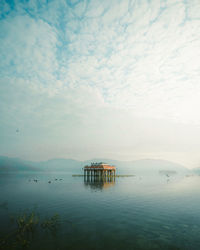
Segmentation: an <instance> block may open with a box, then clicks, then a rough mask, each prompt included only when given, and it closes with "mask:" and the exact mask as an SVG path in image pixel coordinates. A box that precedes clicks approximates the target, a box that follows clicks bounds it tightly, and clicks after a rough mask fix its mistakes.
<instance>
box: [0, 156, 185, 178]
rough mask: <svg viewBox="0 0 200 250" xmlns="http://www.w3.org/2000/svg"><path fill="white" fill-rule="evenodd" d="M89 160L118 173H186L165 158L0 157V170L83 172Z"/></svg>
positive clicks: (183, 169) (183, 168)
mask: <svg viewBox="0 0 200 250" xmlns="http://www.w3.org/2000/svg"><path fill="white" fill-rule="evenodd" d="M91 162H106V163H108V164H111V165H115V166H116V168H117V173H119V174H151V173H159V172H160V171H175V172H177V173H183V174H185V173H188V172H189V170H188V169H186V168H185V167H184V166H182V165H180V164H177V163H174V162H170V161H165V160H154V159H144V160H137V161H117V160H111V159H91V160H88V161H77V160H73V159H51V160H48V161H43V162H31V161H23V160H21V159H18V158H8V157H4V156H1V157H0V172H5V171H6V172H11V171H14V172H16V171H17V172H18V171H48V172H54V171H67V172H70V173H74V174H76V173H77V174H81V173H83V171H82V168H83V167H84V166H85V165H87V164H90V163H91Z"/></svg>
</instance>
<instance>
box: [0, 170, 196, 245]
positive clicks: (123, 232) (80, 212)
mask: <svg viewBox="0 0 200 250" xmlns="http://www.w3.org/2000/svg"><path fill="white" fill-rule="evenodd" d="M55 178H57V179H58V180H55ZM33 179H37V180H38V181H37V182H34V181H33ZM60 179H62V180H60ZM48 181H51V183H48ZM199 190H200V177H199V176H190V177H186V176H171V177H169V178H168V177H166V176H162V175H156V176H135V177H121V178H116V180H115V181H114V180H110V181H107V182H102V181H94V180H92V181H87V180H84V178H83V177H72V175H71V174H66V173H53V174H51V175H47V174H41V173H37V174H35V173H34V174H32V175H31V174H29V175H27V174H20V175H19V174H18V175H16V174H9V175H3V174H2V175H1V176H0V221H1V224H0V233H1V236H2V235H4V234H5V233H7V232H9V230H10V223H9V220H10V219H9V216H10V215H11V214H18V213H22V212H23V211H24V210H26V209H29V210H32V209H35V210H36V211H37V212H38V213H39V214H40V215H41V216H44V217H45V216H52V215H54V214H55V213H58V214H59V216H60V221H61V226H60V228H59V229H58V231H57V233H56V235H54V236H52V235H45V237H44V236H42V237H40V236H36V238H35V239H33V243H32V244H31V248H30V249H190V250H191V249H200V195H199Z"/></svg>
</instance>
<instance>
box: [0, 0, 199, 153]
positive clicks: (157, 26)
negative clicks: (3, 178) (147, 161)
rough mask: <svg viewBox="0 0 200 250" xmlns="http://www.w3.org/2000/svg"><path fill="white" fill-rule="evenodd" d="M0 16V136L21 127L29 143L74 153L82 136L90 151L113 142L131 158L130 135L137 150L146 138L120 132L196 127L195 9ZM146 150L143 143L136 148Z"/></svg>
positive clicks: (57, 5) (25, 6) (58, 5)
mask: <svg viewBox="0 0 200 250" xmlns="http://www.w3.org/2000/svg"><path fill="white" fill-rule="evenodd" d="M2 3H3V2H1V4H2ZM2 6H3V7H2V9H3V12H1V15H2V13H3V14H4V17H3V18H2V19H1V21H0V43H1V47H0V62H1V63H0V72H1V82H0V111H1V116H2V118H1V119H2V120H4V127H3V131H4V136H6V135H8V134H9V133H10V129H11V127H14V126H16V125H17V124H20V126H24V127H27V128H30V131H32V130H33V131H34V132H33V133H32V136H29V137H28V138H30V137H31V138H32V140H33V137H34V136H36V137H38V138H39V137H41V138H43V139H44V140H47V137H48V136H50V135H52V137H53V139H52V140H53V141H55V143H57V144H58V141H59V140H60V143H61V144H62V143H64V142H63V141H64V140H68V141H69V142H70V143H72V144H73V145H74V147H76V145H77V144H76V143H77V141H78V136H80V137H82V138H83V140H82V143H83V145H84V143H85V144H86V145H87V146H88V148H89V147H90V148H91V147H92V146H91V145H93V143H94V142H93V140H92V139H89V138H88V137H91V138H92V137H94V141H95V140H96V141H98V143H99V144H98V143H97V145H96V148H98V145H100V146H99V147H101V148H103V146H106V145H110V146H111V144H113V146H114V145H117V144H119V143H120V141H123V143H124V148H126V144H127V145H128V146H130V147H132V148H134V147H135V146H134V145H138V144H137V143H136V144H131V141H130V139H129V137H128V135H129V134H131V135H132V136H131V140H134V138H135V137H136V138H138V141H139V140H140V139H141V138H143V137H142V134H143V131H140V130H139V126H136V127H135V128H132V127H131V126H130V127H129V126H128V127H127V124H133V123H134V122H137V121H141V119H147V120H148V121H149V119H153V120H154V121H155V123H156V121H157V120H162V119H163V120H164V121H167V122H169V123H170V122H177V123H179V124H182V123H187V124H191V126H193V125H192V124H200V116H199V114H198V107H199V106H200V101H199V100H200V85H199V84H198V83H199V80H200V75H199V72H200V66H199V63H198V61H199V57H200V50H199V46H200V42H199V41H200V25H199V24H200V23H199V22H200V20H199V19H198V18H199V17H198V13H199V12H198V7H199V2H198V1H188V2H187V3H186V2H185V1H171V0H169V1H159V0H155V1H145V0H144V1H139V0H138V1H126V0H123V1H75V2H74V1H73V2H70V3H68V4H67V2H66V1H63V0H61V1H51V2H50V3H48V4H47V3H46V2H41V1H39V2H38V1H34V0H33V1H29V2H27V3H21V2H18V1H16V5H15V8H14V9H13V10H11V8H10V6H9V5H8V4H6V2H4V4H3V5H2ZM16 113H17V114H18V115H17V116H16ZM121 120H123V121H124V122H122V123H120V122H119V121H121ZM104 122H105V123H104ZM118 123H120V124H121V125H119V127H117V126H116V127H115V126H114V128H113V124H118ZM141 123H142V124H143V123H144V124H146V122H144V121H142V122H141ZM105 124H106V125H105ZM162 126H163V125H162ZM180 126H183V125H180ZM34 127H36V128H37V129H36V130H37V133H36V134H35V130H34ZM147 127H148V126H146V127H145V128H147ZM156 127H157V126H156ZM123 128H124V129H123ZM125 128H126V129H125ZM24 129H25V128H24ZM134 129H136V130H137V131H139V132H138V133H139V134H141V138H140V136H139V137H137V132H135V131H134ZM126 130H128V131H129V133H127V132H126ZM144 130H145V129H144ZM27 131H28V130H27ZM162 131H163V130H162V129H161V132H162ZM120 132H123V133H122V134H120ZM27 133H28V132H27ZM83 134H84V135H83ZM87 134H88V136H87ZM152 135H155V131H154V132H152ZM73 136H75V137H76V140H75V141H74V140H73ZM146 136H147V135H146ZM147 137H148V136H147ZM106 138H109V139H110V140H107V139H106ZM148 138H150V139H149V141H150V142H151V143H152V146H151V147H152V148H153V147H154V146H155V150H156V148H157V149H158V148H160V143H158V142H154V141H153V138H152V137H151V136H150V137H148ZM193 138H195V136H194V137H193ZM24 140H25V139H24ZM48 140H49V139H48ZM48 140H47V141H48ZM105 141H106V143H105ZM108 141H111V142H112V141H113V143H111V144H109V143H110V142H108ZM163 141H165V142H166V145H168V146H169V141H168V140H167V138H164V139H163ZM104 143H105V145H104ZM123 143H122V144H123ZM145 143H146V144H145ZM151 143H149V144H148V143H147V142H145V139H144V143H143V145H142V146H141V148H142V147H143V148H144V145H150V144H151ZM156 143H157V144H156ZM176 143H177V144H178V142H176ZM176 143H175V144H176ZM190 144H192V142H191V141H190ZM153 145H154V146H153ZM156 145H157V146H156ZM93 146H94V145H93ZM128 146H127V147H128ZM94 147H95V146H94ZM151 147H150V146H149V147H148V148H147V150H148V149H150V148H151ZM161 148H162V147H161ZM110 150H111V149H110ZM163 150H165V151H166V148H165V147H164V146H163ZM111 151H112V150H111ZM124 152H125V151H124Z"/></svg>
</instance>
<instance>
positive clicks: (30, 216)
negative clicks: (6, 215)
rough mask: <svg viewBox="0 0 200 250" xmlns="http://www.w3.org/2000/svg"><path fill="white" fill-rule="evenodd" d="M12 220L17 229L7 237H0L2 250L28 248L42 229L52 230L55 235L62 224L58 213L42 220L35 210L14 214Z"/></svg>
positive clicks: (0, 248)
mask: <svg viewBox="0 0 200 250" xmlns="http://www.w3.org/2000/svg"><path fill="white" fill-rule="evenodd" d="M11 221H12V223H13V224H14V228H15V229H14V230H13V231H12V232H10V233H9V234H7V235H6V236H5V237H3V238H0V250H5V249H9V250H11V249H20V250H21V249H27V248H29V246H30V244H31V242H32V240H33V237H34V234H35V233H38V232H40V233H41V231H40V229H42V230H43V231H44V232H45V231H48V232H49V231H50V232H51V233H52V234H54V235H55V234H56V232H57V229H58V226H59V224H60V220H59V215H58V214H55V215H54V216H52V217H50V218H46V219H45V220H42V221H41V219H40V217H39V215H38V214H36V213H35V212H25V213H23V214H21V215H19V216H12V217H11Z"/></svg>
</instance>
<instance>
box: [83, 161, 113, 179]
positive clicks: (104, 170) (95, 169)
mask: <svg viewBox="0 0 200 250" xmlns="http://www.w3.org/2000/svg"><path fill="white" fill-rule="evenodd" d="M115 173H116V167H115V166H111V165H109V164H107V163H103V162H99V163H97V162H96V163H95V162H92V163H91V165H90V166H88V165H87V166H85V167H84V175H87V176H102V177H103V176H115Z"/></svg>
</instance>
